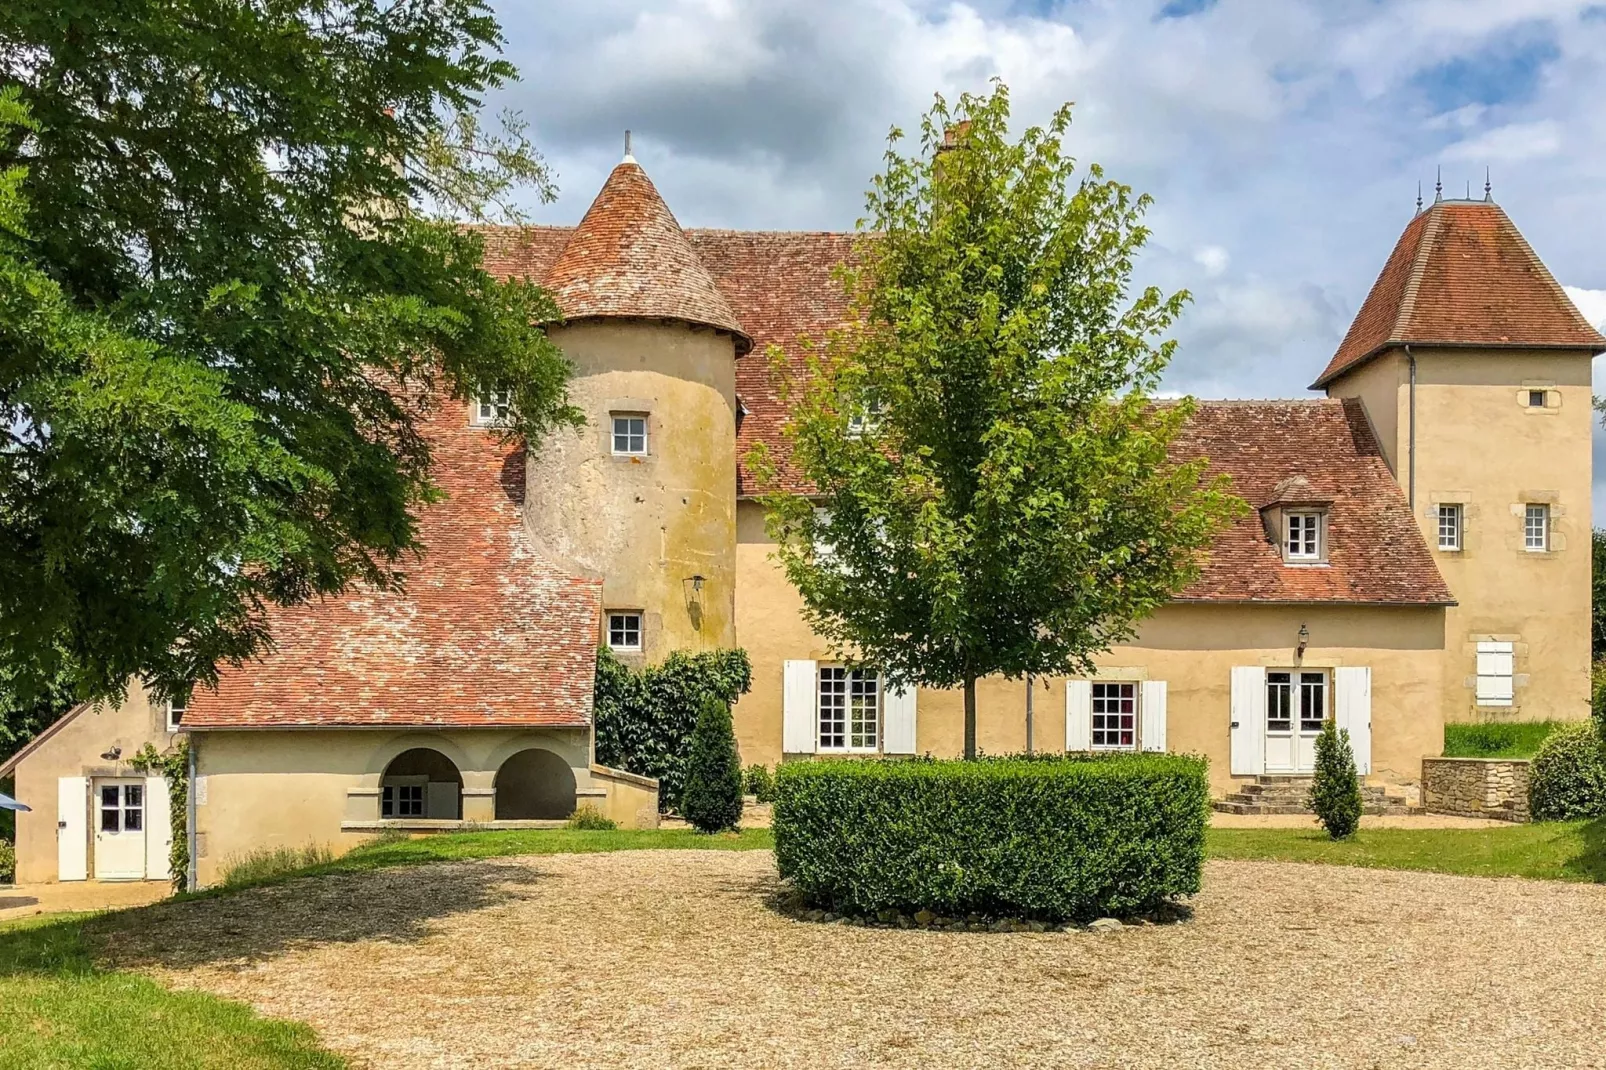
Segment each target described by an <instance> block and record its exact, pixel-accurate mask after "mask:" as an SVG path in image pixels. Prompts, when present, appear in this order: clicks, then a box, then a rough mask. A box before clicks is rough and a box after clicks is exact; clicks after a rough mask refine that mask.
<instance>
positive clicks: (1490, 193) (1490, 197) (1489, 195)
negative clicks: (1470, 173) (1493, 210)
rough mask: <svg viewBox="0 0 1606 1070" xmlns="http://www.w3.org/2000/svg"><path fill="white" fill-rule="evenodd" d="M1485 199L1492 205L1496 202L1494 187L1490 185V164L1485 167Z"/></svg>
mask: <svg viewBox="0 0 1606 1070" xmlns="http://www.w3.org/2000/svg"><path fill="white" fill-rule="evenodd" d="M1483 199H1484V200H1486V201H1489V202H1491V203H1492V202H1493V201H1494V187H1493V186H1492V185H1490V184H1489V165H1488V164H1484V165H1483Z"/></svg>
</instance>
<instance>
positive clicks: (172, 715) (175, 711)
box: [167, 695, 190, 732]
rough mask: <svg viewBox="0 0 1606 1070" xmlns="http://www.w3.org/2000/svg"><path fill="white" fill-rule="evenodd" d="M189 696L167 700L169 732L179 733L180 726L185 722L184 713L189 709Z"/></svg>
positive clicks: (179, 696)
mask: <svg viewBox="0 0 1606 1070" xmlns="http://www.w3.org/2000/svg"><path fill="white" fill-rule="evenodd" d="M189 704H190V700H189V696H188V695H178V696H175V697H173V698H170V699H168V700H167V730H168V731H169V732H177V731H178V726H179V725H180V724H181V723H183V721H184V711H185V710H186V709H187V708H188V707H189Z"/></svg>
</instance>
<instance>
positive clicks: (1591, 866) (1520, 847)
mask: <svg viewBox="0 0 1606 1070" xmlns="http://www.w3.org/2000/svg"><path fill="white" fill-rule="evenodd" d="M1206 851H1207V853H1208V854H1209V856H1210V857H1211V858H1241V859H1258V860H1265V861H1278V862H1325V863H1328V864H1330V865H1339V866H1367V867H1371V868H1374V869H1420V870H1428V871H1431V872H1434V873H1457V874H1462V875H1464V876H1470V877H1531V878H1534V879H1536V880H1562V881H1592V882H1595V883H1606V819H1600V820H1596V821H1571V822H1557V823H1553V824H1552V823H1546V824H1535V825H1510V826H1502V827H1499V828H1479V829H1362V830H1361V831H1360V832H1358V833H1356V834H1355V836H1354V838H1353V839H1349V840H1339V841H1335V840H1331V839H1329V838H1328V836H1327V833H1325V832H1323V831H1321V830H1320V829H1211V830H1210V831H1209V833H1208V834H1207V839H1206Z"/></svg>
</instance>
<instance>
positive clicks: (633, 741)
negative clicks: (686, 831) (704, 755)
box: [595, 648, 753, 810]
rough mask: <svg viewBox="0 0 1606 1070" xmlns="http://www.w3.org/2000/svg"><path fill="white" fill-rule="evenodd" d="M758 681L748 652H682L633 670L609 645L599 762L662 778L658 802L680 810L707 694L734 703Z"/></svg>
mask: <svg viewBox="0 0 1606 1070" xmlns="http://www.w3.org/2000/svg"><path fill="white" fill-rule="evenodd" d="M752 680H753V668H752V665H751V664H749V662H748V660H747V653H746V652H745V651H742V650H710V651H705V652H704V653H701V654H687V653H685V652H684V651H679V650H677V651H674V652H672V653H671V654H670V655H669V656H668V657H667V658H665V659H664V660H663V662H662V663H661V664H658V665H650V666H648V667H646V668H644V669H632V668H631V667H630V666H628V665H626V664H625V663H624V662H622V661H620V660H619V659H618V658H617V657H616V656H615V655H614V653H613V652H612V651H611V650H608V649H606V648H604V649H603V650H601V651H600V652H598V654H597V693H596V706H595V708H596V737H597V761H599V762H601V763H602V764H603V765H609V766H613V767H614V768H616V769H623V770H625V771H626V772H630V773H636V774H638V775H640V776H650V777H656V778H657V779H658V808H659V809H660V810H672V809H679V807H680V796H681V792H682V790H683V789H684V787H685V783H686V758H687V755H688V753H689V748H690V744H691V733H692V729H693V728H695V727H696V725H697V715H698V713H699V712H700V711H701V710H702V708H703V700H704V699H708V698H717V699H719V700H721V701H722V702H724V703H725V704H726V705H730V704H732V703H734V702H735V701H736V700H737V699H738V698H740V697H741V696H743V695H745V694H747V689H748V688H749V687H750V686H751V685H752Z"/></svg>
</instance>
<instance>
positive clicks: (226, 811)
mask: <svg viewBox="0 0 1606 1070" xmlns="http://www.w3.org/2000/svg"><path fill="white" fill-rule="evenodd" d="M192 739H193V740H194V742H195V746H196V775H197V781H198V784H197V791H196V809H195V813H196V832H197V835H198V843H197V851H196V854H197V866H198V877H199V880H200V882H201V884H203V885H206V884H210V883H213V882H215V881H216V880H217V879H218V878H219V876H220V875H221V873H222V870H223V868H224V867H225V866H226V864H227V863H228V861H229V860H230V859H231V858H236V857H238V856H240V855H243V854H246V853H248V852H251V851H254V850H259V849H263V848H268V849H271V848H274V847H302V846H305V845H307V844H322V845H326V846H328V847H329V848H331V849H332V850H334V851H335V852H336V853H343V852H345V851H348V850H350V849H351V848H353V847H356V846H357V845H359V844H361V843H364V842H366V841H367V840H368V839H370V838H371V837H372V836H373V834H374V832H375V828H374V827H373V826H374V823H376V822H378V821H379V787H380V779H381V777H382V775H383V774H384V771H385V767H386V766H387V765H388V764H390V762H391V760H392V759H394V758H395V757H396V756H397V755H399V754H401V753H402V752H403V751H406V750H410V749H412V748H414V747H428V748H431V749H433V750H437V751H439V752H440V753H442V754H444V755H445V756H446V757H447V758H449V759H451V761H452V763H453V764H454V765H456V766H457V769H458V772H459V773H460V774H461V776H462V780H463V800H462V801H463V820H465V821H478V822H489V821H491V820H493V818H494V816H495V804H496V797H495V784H496V774H497V771H498V770H499V769H500V768H501V766H502V763H503V762H505V761H507V759H508V758H510V757H512V756H513V755H514V754H517V753H518V752H520V751H522V750H526V749H529V748H540V749H543V750H549V751H552V752H553V753H555V754H557V755H558V756H559V757H560V758H562V759H563V760H564V761H565V762H566V763H567V764H568V766H569V768H570V770H571V771H572V773H573V775H574V779H575V784H576V786H577V788H578V789H579V790H580V795H579V800H578V801H579V803H581V804H582V805H583V804H585V803H587V802H590V803H592V804H593V805H595V806H597V807H598V808H599V809H602V810H604V812H608V813H609V814H610V816H614V817H615V819H616V820H621V824H626V825H629V824H632V823H633V822H634V819H635V817H636V810H637V809H639V802H638V801H636V799H635V793H633V792H629V791H626V792H622V793H619V794H620V797H621V799H623V800H626V801H625V802H622V803H621V806H622V807H624V808H626V809H628V811H629V812H628V813H624V812H623V810H621V812H620V813H618V814H615V813H613V812H611V811H613V810H614V809H616V808H615V807H613V806H612V804H611V802H610V797H611V795H612V794H614V793H615V789H613V788H612V787H611V786H610V783H609V781H610V780H612V779H613V778H604V777H597V776H593V774H592V772H591V740H590V733H589V732H588V731H586V730H584V729H550V730H510V729H457V730H450V731H387V730H365V731H343V730H337V729H323V730H316V731H303V732H295V731H242V732H226V731H210V732H204V733H194V734H193V735H192ZM203 800H204V801H203ZM343 825H345V826H347V827H345V828H343V827H342V826H343ZM354 825H355V826H358V827H356V828H353V827H350V826H354Z"/></svg>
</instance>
